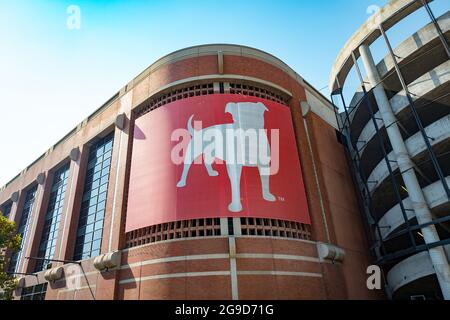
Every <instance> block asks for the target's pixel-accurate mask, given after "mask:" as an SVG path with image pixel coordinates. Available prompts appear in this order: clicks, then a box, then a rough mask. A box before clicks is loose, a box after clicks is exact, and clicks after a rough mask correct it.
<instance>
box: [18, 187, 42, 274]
mask: <svg viewBox="0 0 450 320" xmlns="http://www.w3.org/2000/svg"><path fill="white" fill-rule="evenodd" d="M46 184H47V179H45V180H44V181H43V182H42V183H38V186H37V189H36V195H35V198H34V203H33V208H32V211H31V212H30V215H29V217H28V219H29V220H28V231H27V232H26V235H25V238H24V239H23V240H22V255H21V257H20V261H18V262H17V266H18V267H17V272H26V271H27V269H28V263H29V259H25V258H26V257H29V256H30V253H31V247H32V244H33V243H32V242H33V240H34V237H35V235H36V234H35V233H36V224H37V221H38V219H39V214H40V212H41V207H42V206H43V205H44V204H43V202H44V193H45V189H46ZM24 194H26V192H24Z"/></svg>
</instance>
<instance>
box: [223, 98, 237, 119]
mask: <svg viewBox="0 0 450 320" xmlns="http://www.w3.org/2000/svg"><path fill="white" fill-rule="evenodd" d="M236 108H237V104H236V103H234V102H229V103H227V105H226V106H225V113H229V114H231V115H232V116H233V119H234V117H235V115H236Z"/></svg>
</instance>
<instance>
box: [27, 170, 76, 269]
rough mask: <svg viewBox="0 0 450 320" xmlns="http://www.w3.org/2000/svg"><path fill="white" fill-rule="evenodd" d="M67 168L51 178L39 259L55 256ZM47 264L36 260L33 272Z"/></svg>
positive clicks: (45, 261) (67, 175) (46, 261)
mask: <svg viewBox="0 0 450 320" xmlns="http://www.w3.org/2000/svg"><path fill="white" fill-rule="evenodd" d="M69 168H70V165H69V164H66V165H64V166H63V167H61V168H60V169H58V170H57V171H56V172H55V174H54V176H53V182H52V189H51V191H50V197H49V201H48V208H47V213H46V215H45V222H44V228H43V230H42V238H41V242H40V245H39V252H38V255H37V256H38V257H40V258H46V259H51V258H53V255H54V254H55V247H56V241H57V240H58V230H59V223H60V221H61V214H62V210H63V206H64V197H65V194H66V188H67V180H68V178H69ZM49 263H51V261H49V260H36V270H35V271H41V270H44V269H46V268H47V265H48V264H49Z"/></svg>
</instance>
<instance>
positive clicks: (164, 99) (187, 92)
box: [137, 83, 214, 117]
mask: <svg viewBox="0 0 450 320" xmlns="http://www.w3.org/2000/svg"><path fill="white" fill-rule="evenodd" d="M208 94H214V84H213V83H205V84H198V85H194V86H189V87H185V88H179V89H176V90H173V91H170V92H167V93H164V94H161V95H159V96H157V97H155V98H153V99H151V100H150V102H149V103H148V104H147V105H146V106H145V107H144V108H142V109H141V110H139V111H138V115H137V116H138V117H140V116H142V115H144V114H146V113H147V112H149V111H151V110H153V109H156V108H159V107H161V106H163V105H165V104H168V103H171V102H174V101H177V100H181V99H187V98H190V97H196V96H205V95H208Z"/></svg>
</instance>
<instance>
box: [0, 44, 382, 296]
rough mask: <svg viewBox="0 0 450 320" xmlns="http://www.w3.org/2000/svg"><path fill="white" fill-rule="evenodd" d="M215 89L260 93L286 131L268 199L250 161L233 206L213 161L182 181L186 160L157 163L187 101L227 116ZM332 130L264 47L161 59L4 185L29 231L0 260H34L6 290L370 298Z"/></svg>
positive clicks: (9, 210) (310, 95) (330, 110)
mask: <svg viewBox="0 0 450 320" xmlns="http://www.w3.org/2000/svg"><path fill="white" fill-rule="evenodd" d="M227 99H228V100H227ZM223 101H229V102H233V103H236V105H239V103H244V104H245V103H247V102H251V103H253V104H254V105H256V104H257V103H262V104H263V105H265V106H266V111H269V112H268V113H266V114H265V124H266V125H267V126H268V125H271V126H272V128H276V129H279V130H280V131H279V132H280V141H279V144H280V150H281V151H280V154H281V158H280V171H279V174H277V175H273V176H271V185H270V188H271V191H272V192H273V193H274V197H273V199H270V201H264V199H260V198H259V197H260V195H259V193H257V192H256V193H255V196H253V193H252V192H253V191H254V190H259V189H258V188H260V186H259V182H255V185H253V184H252V181H254V180H255V178H254V177H257V171H255V170H253V169H252V168H247V167H244V168H243V169H242V172H243V173H242V174H243V177H244V178H242V179H243V180H242V181H245V183H244V182H241V189H242V190H241V194H240V197H239V199H238V200H239V201H242V203H243V204H242V206H243V208H238V209H234V210H231V209H229V210H228V211H227V209H226V208H227V205H228V202H229V200H228V199H225V198H226V197H229V196H231V193H233V197H234V191H233V192H232V191H230V190H229V188H230V187H229V185H228V184H226V183H227V181H228V180H227V177H226V174H224V172H225V171H223V170H222V169H223V167H219V165H217V164H214V166H215V168H216V169H217V170H218V171H219V172H220V174H219V176H218V177H207V176H206V171H205V168H204V167H202V168H203V169H201V170H203V171H201V170H200V169H198V168H197V167H196V168H194V169H190V173H189V176H188V178H187V179H188V180H187V185H186V186H185V187H184V188H177V186H176V185H175V183H176V180H173V179H174V176H176V175H178V174H179V173H181V170H182V168H183V165H178V166H172V165H167V166H164V165H161V164H162V163H165V162H164V161H161V160H160V158H158V157H159V156H161V157H163V158H161V159H165V158H164V157H166V155H165V154H164V150H166V151H167V152H170V147H171V146H172V145H171V143H172V142H171V141H169V140H167V141H166V140H165V139H164V138H163V134H162V133H161V132H166V131H167V132H169V131H170V130H169V129H170V128H172V127H171V126H178V120H180V118H182V117H183V119H182V120H180V121H181V123H183V128H186V125H185V124H186V120H187V118H184V113H186V112H189V110H190V109H189V108H191V107H192V108H194V107H195V108H196V109H195V110H196V113H195V115H196V116H198V117H199V118H200V119H201V118H203V119H207V118H208V119H212V121H213V120H214V119H216V120H217V119H220V117H225V113H224V112H223V111H222V112H220V111H221V110H223V108H224V107H225V105H224V104H221V105H220V103H221V102H223ZM240 106H244V107H245V105H243V104H241V105H240ZM216 107H217V108H216ZM244 107H242V108H244ZM214 108H215V109H214ZM213 109H214V110H215V111H214V112H215V113H214V114H212V112H213V111H212V110H213ZM217 110H218V111H217ZM225 111H226V110H225ZM241 111H242V110H241ZM183 112H184V113H183ZM243 112H244V113H245V112H246V110H244V111H243ZM192 114H194V112H193V113H192ZM223 119H228V120H227V121H228V122H227V123H231V121H232V120H231V117H230V118H223ZM277 119H279V122H277V121H278V120H277ZM255 121H256V120H255ZM216 123H222V122H216ZM280 123H281V124H282V125H281V126H279V127H277V125H279V124H280ZM337 128H338V126H337V122H336V117H335V110H334V107H333V106H332V104H331V103H330V102H329V101H328V100H327V99H326V98H324V97H323V96H322V95H321V94H320V93H319V92H318V91H317V90H315V89H314V88H313V87H311V85H309V84H308V83H307V82H306V81H305V80H303V79H302V77H301V76H299V75H298V74H297V73H295V72H294V71H293V70H292V69H291V68H290V67H289V66H287V65H286V64H284V63H283V62H282V61H280V60H279V59H277V58H276V57H274V56H272V55H270V54H267V53H265V52H262V51H260V50H257V49H253V48H249V47H244V46H238V45H203V46H196V47H191V48H186V49H182V50H179V51H176V52H174V53H171V54H169V55H167V56H165V57H163V58H161V59H159V60H158V61H156V62H155V63H153V64H152V65H151V66H150V67H148V68H147V69H146V70H144V71H143V72H142V73H141V74H140V75H138V76H137V77H136V78H134V79H133V80H132V81H130V82H129V83H128V84H127V85H125V86H124V87H123V88H122V89H121V90H120V91H119V92H117V93H116V94H115V95H114V96H113V97H112V98H111V99H109V100H108V101H107V102H106V103H105V104H104V105H103V106H101V107H100V108H99V109H98V110H96V111H95V112H94V113H93V114H91V115H90V116H89V117H87V118H86V119H85V120H84V121H83V122H82V123H80V124H79V125H78V126H77V127H76V128H74V129H73V130H72V131H70V132H69V133H68V134H67V135H66V136H65V137H63V138H62V139H61V140H60V141H59V142H58V143H57V144H55V145H54V146H52V147H50V148H49V149H48V151H47V152H45V154H43V155H42V156H41V157H39V158H38V159H37V160H36V161H35V162H34V163H32V164H31V165H29V166H28V167H27V168H26V169H24V170H23V171H22V172H21V173H20V174H19V175H17V177H15V178H14V179H13V180H12V181H10V182H9V183H7V184H6V185H5V186H4V187H2V188H1V189H0V204H1V209H2V211H3V213H4V214H5V215H7V216H8V217H9V219H10V220H12V221H15V222H16V223H17V225H18V230H19V233H20V234H21V235H22V237H23V239H22V249H21V250H20V251H19V252H10V253H9V255H10V257H11V259H10V263H9V271H10V272H16V273H25V274H30V275H26V276H20V280H19V287H18V289H17V291H16V298H17V299H20V298H22V299H43V298H45V299H47V300H49V299H66V300H68V299H371V298H378V297H380V296H379V293H377V292H374V291H369V290H368V289H367V287H366V278H367V275H366V268H367V266H368V265H370V264H371V257H370V255H369V250H368V245H367V242H366V238H365V235H364V230H363V226H362V219H361V214H360V210H359V206H358V202H357V197H356V194H355V190H354V187H353V183H352V179H351V174H350V169H349V165H348V164H347V162H346V157H345V150H344V147H343V145H342V144H341V143H340V142H339V141H338V137H339V135H337V134H336V129H337ZM168 130H169V131H168ZM271 137H272V138H273V135H272V136H271ZM271 148H272V150H273V149H274V144H273V140H272V145H271ZM286 150H287V151H286ZM158 159H159V160H158ZM167 159H169V158H167ZM286 159H289V161H290V162H289V163H287V162H285V161H287V160H286ZM272 162H273V158H272ZM285 163H286V165H284V164H285ZM196 170H197V171H196ZM198 170H200V171H198ZM202 172H203V173H202ZM209 173H211V172H209ZM202 174H203V175H204V176H202V177H201V178H198V179H204V180H202V181H208V182H207V188H204V189H200V187H198V184H196V182H195V181H197V180H195V179H196V178H195V177H194V176H196V175H198V176H200V175H202ZM155 177H156V178H155ZM229 177H230V181H232V178H231V175H230V174H229ZM279 177H283V178H279ZM178 178H179V176H177V177H176V179H178ZM213 179H216V180H213ZM223 179H225V180H223ZM277 179H278V180H277ZM172 180H173V182H174V183H173V184H172V183H171V182H172ZM167 181H169V182H170V183H168V182H167ZM215 181H221V182H220V183H216V182H215ZM255 181H256V180H255ZM258 181H259V180H258ZM261 181H262V182H261V183H263V184H264V182H263V178H262V176H261ZM244 184H245V185H244ZM263 189H264V188H263ZM279 190H284V191H283V194H281V191H279ZM266 191H267V190H266ZM263 192H264V190H263ZM277 192H278V193H277ZM206 196H207V197H208V198H205V197H206ZM215 197H217V199H218V200H217V199H216V198H215ZM256 198H257V199H256ZM267 198H268V197H267V196H265V200H267ZM211 199H213V200H211ZM214 199H216V200H217V201H216V200H214ZM233 199H234V198H233ZM233 201H234V200H233ZM205 203H207V204H208V205H207V206H206V205H205ZM189 208H193V209H192V210H191V209H189ZM194 209H195V210H194ZM30 257H31V258H32V259H29V258H30ZM46 259H48V260H46ZM31 274H34V275H31Z"/></svg>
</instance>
